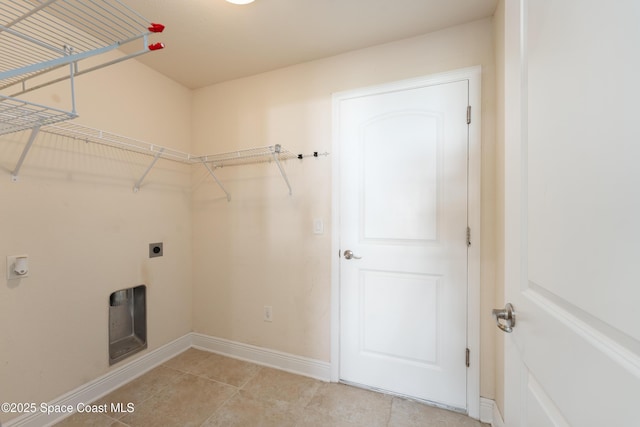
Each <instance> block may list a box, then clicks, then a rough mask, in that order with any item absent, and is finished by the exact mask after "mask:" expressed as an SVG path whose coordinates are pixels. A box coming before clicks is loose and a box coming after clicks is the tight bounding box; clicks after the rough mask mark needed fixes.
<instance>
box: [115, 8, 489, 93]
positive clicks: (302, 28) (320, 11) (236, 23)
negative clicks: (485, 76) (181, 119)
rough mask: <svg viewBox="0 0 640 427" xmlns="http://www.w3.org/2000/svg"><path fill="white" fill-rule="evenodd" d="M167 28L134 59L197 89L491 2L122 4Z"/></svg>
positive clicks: (431, 23) (459, 16)
mask: <svg viewBox="0 0 640 427" xmlns="http://www.w3.org/2000/svg"><path fill="white" fill-rule="evenodd" d="M124 3H125V4H127V6H129V7H131V8H132V9H134V10H136V11H137V12H139V13H140V14H141V15H142V16H144V17H146V18H147V19H149V20H151V21H152V22H158V23H161V24H164V25H165V26H166V29H165V31H164V32H163V33H162V34H158V35H153V36H152V40H151V41H152V42H156V41H161V42H163V43H164V44H165V48H164V49H162V50H159V51H155V52H151V53H149V54H147V55H143V56H141V57H139V58H138V60H139V61H141V62H143V63H144V64H146V65H148V66H149V67H151V68H153V69H155V70H157V71H158V72H160V73H162V74H164V75H166V76H167V77H170V78H171V79H173V80H175V81H177V82H178V83H180V84H182V85H184V86H186V87H188V88H191V89H196V88H200V87H203V86H208V85H211V84H214V83H219V82H222V81H226V80H231V79H236V78H240V77H245V76H250V75H254V74H258V73H262V72H265V71H270V70H274V69H278V68H282V67H286V66H290V65H294V64H298V63H301V62H306V61H312V60H315V59H319V58H324V57H328V56H332V55H337V54H340V53H344V52H348V51H351V50H355V49H362V48H365V47H368V46H374V45H378V44H383V43H388V42H392V41H395V40H400V39H404V38H408V37H413V36H417V35H420V34H425V33H428V32H431V31H436V30H439V29H442V28H445V27H450V26H452V25H458V24H462V23H466V22H471V21H474V20H477V19H480V18H484V17H488V16H491V15H493V12H494V9H495V6H496V0H256V1H255V3H252V4H249V5H244V6H240V5H234V4H230V3H227V2H226V1H224V0H124Z"/></svg>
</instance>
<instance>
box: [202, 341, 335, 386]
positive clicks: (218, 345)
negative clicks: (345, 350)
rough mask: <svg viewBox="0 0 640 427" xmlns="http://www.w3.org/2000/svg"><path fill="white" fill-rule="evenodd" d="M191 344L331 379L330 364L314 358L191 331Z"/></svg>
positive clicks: (307, 375)
mask: <svg viewBox="0 0 640 427" xmlns="http://www.w3.org/2000/svg"><path fill="white" fill-rule="evenodd" d="M191 336H192V337H193V341H192V346H193V347H194V348H197V349H201V350H207V351H211V352H213V353H218V354H222V355H224V356H229V357H233V358H235V359H240V360H245V361H247V362H252V363H256V364H258V365H263V366H269V367H272V368H276V369H280V370H282V371H287V372H291V373H294V374H299V375H304V376H306V377H311V378H315V379H319V380H322V381H327V382H328V381H330V380H331V364H330V363H328V362H321V361H319V360H315V359H309V358H306V357H301V356H295V355H293V354H289V353H283V352H280V351H275V350H270V349H266V348H262V347H256V346H253V345H249V344H243V343H239V342H235V341H229V340H226V339H222V338H214V337H210V336H208V335H203V334H198V333H192V334H191Z"/></svg>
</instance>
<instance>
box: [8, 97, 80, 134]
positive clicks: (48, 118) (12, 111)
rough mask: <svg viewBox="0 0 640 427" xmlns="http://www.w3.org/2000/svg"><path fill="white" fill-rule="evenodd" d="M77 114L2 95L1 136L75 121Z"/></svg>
mask: <svg viewBox="0 0 640 427" xmlns="http://www.w3.org/2000/svg"><path fill="white" fill-rule="evenodd" d="M74 117H76V114H74V113H72V112H69V111H63V110H58V109H56V108H51V107H47V106H44V105H39V104H35V103H32V102H27V101H21V100H19V99H16V98H11V97H8V96H3V95H0V135H5V134H9V133H13V132H18V131H21V130H24V129H33V128H35V127H37V126H44V125H48V124H53V123H58V122H61V121H64V120H69V119H73V118H74Z"/></svg>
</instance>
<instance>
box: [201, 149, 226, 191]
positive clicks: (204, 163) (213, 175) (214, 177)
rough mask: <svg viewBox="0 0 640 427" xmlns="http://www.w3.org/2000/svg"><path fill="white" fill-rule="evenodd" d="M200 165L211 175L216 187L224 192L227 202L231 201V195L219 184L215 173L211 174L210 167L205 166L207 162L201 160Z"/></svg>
mask: <svg viewBox="0 0 640 427" xmlns="http://www.w3.org/2000/svg"><path fill="white" fill-rule="evenodd" d="M201 162H202V164H203V165H204V167H205V168H207V170H208V171H209V175H211V177H212V178H213V179H214V180H215V181H216V183H217V184H218V186H219V187H220V188H221V189H222V191H224V194H226V195H227V202H230V201H231V194H230V193H229V192H228V191H227V189H226V188H224V185H222V183H221V182H220V180H219V179H218V177H217V176H216V174H215V173H213V169H211V166H209V165H208V164H207V162H205V161H204V159H203V160H201Z"/></svg>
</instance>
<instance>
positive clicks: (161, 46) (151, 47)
mask: <svg viewBox="0 0 640 427" xmlns="http://www.w3.org/2000/svg"><path fill="white" fill-rule="evenodd" d="M160 49H164V43H154V44H150V45H149V50H160Z"/></svg>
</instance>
